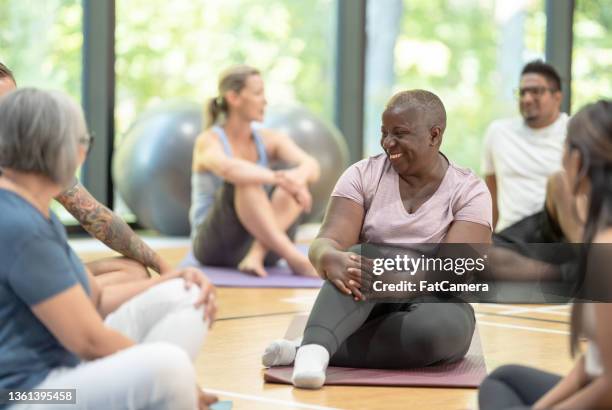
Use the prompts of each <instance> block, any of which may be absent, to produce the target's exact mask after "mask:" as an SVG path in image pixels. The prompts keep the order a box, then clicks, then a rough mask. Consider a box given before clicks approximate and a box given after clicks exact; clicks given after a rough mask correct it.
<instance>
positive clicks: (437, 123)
mask: <svg viewBox="0 0 612 410" xmlns="http://www.w3.org/2000/svg"><path fill="white" fill-rule="evenodd" d="M445 126H446V112H445V109H444V105H443V104H442V101H440V99H439V98H438V97H437V96H436V95H434V94H433V93H431V92H429V91H424V90H411V91H404V92H400V93H398V94H396V95H394V96H393V97H392V98H391V100H390V101H389V102H388V103H387V106H386V108H385V111H384V113H383V115H382V128H381V131H382V138H381V145H382V148H383V150H384V154H380V155H377V156H374V157H371V158H368V159H365V160H362V161H359V162H357V163H356V164H354V165H352V166H351V167H349V168H348V169H347V170H346V171H345V173H344V174H343V175H342V177H341V178H340V180H339V181H338V183H337V184H336V188H335V189H334V191H333V193H332V197H331V200H330V203H329V206H328V209H327V214H326V215H325V220H324V222H323V226H322V227H321V230H320V232H319V235H318V237H317V239H316V240H315V241H314V242H313V244H312V246H311V248H310V258H311V261H312V263H313V265H314V266H315V267H316V269H317V272H318V273H319V275H321V277H322V278H324V279H326V282H325V283H324V285H323V287H322V289H321V291H320V292H319V295H318V297H317V300H316V302H315V304H314V307H313V309H312V312H311V313H310V317H309V319H308V323H307V325H306V329H305V331H304V337H303V341H302V345H301V347H300V348H299V349H298V350H297V354H296V352H295V346H293V347H292V346H291V344H290V343H288V342H286V341H285V342H281V343H273V344H272V345H271V346H270V347H269V348H268V349H267V350H266V353H264V357H263V362H264V365H282V364H290V363H291V362H292V361H293V359H294V356H295V366H294V372H293V383H294V385H295V386H298V387H306V388H318V387H320V386H322V385H323V383H324V381H325V370H326V368H327V365H328V363H329V364H332V365H336V366H348V367H367V368H411V367H421V366H428V365H432V364H435V363H440V362H450V361H455V360H459V359H461V358H462V357H463V356H464V355H465V353H466V352H467V350H468V348H469V345H470V342H471V339H472V334H473V331H474V322H475V319H474V313H473V310H472V308H471V307H470V305H469V304H467V303H423V304H414V303H375V302H372V301H369V302H368V301H362V300H361V299H363V298H362V294H361V291H360V281H361V274H362V272H361V260H360V256H359V255H358V254H356V253H354V252H350V251H349V248H351V247H352V246H354V245H356V244H360V243H374V244H394V245H395V246H399V245H400V244H424V243H440V242H448V243H452V242H461V243H489V242H490V240H491V219H492V215H491V212H492V211H491V209H492V205H491V196H490V194H489V191H488V190H487V187H486V185H485V184H484V182H483V181H482V180H480V179H479V178H478V177H477V176H476V175H475V174H474V173H472V172H471V171H469V170H467V169H463V168H459V167H457V166H456V165H454V164H452V163H450V162H449V160H448V159H447V158H446V156H444V155H443V154H442V153H441V152H439V148H440V144H441V143H442V135H443V133H444V129H445ZM292 348H293V349H292Z"/></svg>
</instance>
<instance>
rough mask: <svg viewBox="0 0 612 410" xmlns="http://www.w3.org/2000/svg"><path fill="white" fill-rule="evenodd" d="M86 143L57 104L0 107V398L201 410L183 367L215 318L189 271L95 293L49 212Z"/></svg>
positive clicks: (5, 102)
mask: <svg viewBox="0 0 612 410" xmlns="http://www.w3.org/2000/svg"><path fill="white" fill-rule="evenodd" d="M90 142H91V140H90V136H89V135H88V133H87V129H86V126H85V119H84V118H83V113H82V111H81V108H80V107H79V106H78V105H77V104H76V103H74V102H73V101H72V100H71V99H70V98H68V97H67V96H66V95H64V94H61V93H58V92H46V91H40V90H36V89H28V88H23V89H20V90H17V91H14V92H12V93H10V94H8V95H6V96H4V97H3V98H2V99H1V100H0V168H1V169H2V173H1V174H0V215H2V218H0V260H1V261H2V263H0V390H3V389H31V388H38V389H56V388H62V389H76V391H75V394H76V403H77V405H78V408H88V409H104V410H106V409H116V408H128V407H129V408H131V409H144V408H147V409H168V408H173V409H179V408H180V409H196V408H199V409H203V408H208V404H210V403H212V402H214V401H215V400H216V399H215V398H214V397H212V396H206V395H204V394H203V393H202V391H201V390H200V389H199V388H198V387H197V386H196V375H195V371H194V368H193V364H192V361H193V360H194V359H195V356H196V354H197V353H198V352H199V350H200V348H201V346H202V342H203V340H204V336H205V334H206V332H207V328H208V326H209V325H210V324H211V323H212V322H213V320H214V314H215V310H216V307H215V294H214V288H213V287H212V286H211V285H210V283H209V282H208V280H207V279H206V278H205V277H204V276H203V275H201V274H200V273H199V272H197V271H195V270H194V269H190V270H183V271H177V272H173V273H167V274H166V275H164V276H160V277H157V278H152V279H148V280H141V281H138V282H131V283H129V284H116V285H110V286H106V287H104V288H103V289H100V287H99V285H98V284H97V282H96V281H95V280H94V278H93V276H92V275H91V273H90V272H89V271H87V270H86V268H85V267H84V266H83V264H82V263H81V261H80V260H79V258H78V257H77V256H76V255H75V253H74V252H73V251H72V249H71V248H70V246H69V245H68V242H67V238H66V232H65V229H64V227H63V225H62V224H61V222H60V221H59V220H58V219H57V217H56V216H55V215H54V214H53V212H51V211H50V209H49V206H50V204H51V201H52V199H53V198H54V197H56V196H57V195H58V194H59V193H60V192H62V191H63V190H65V189H66V186H67V185H68V184H70V183H71V182H72V181H73V179H74V174H75V171H76V169H77V167H78V166H80V165H81V164H82V163H83V161H84V160H85V157H86V154H87V150H88V147H89V144H90ZM9 404H11V403H9ZM11 408H15V409H24V408H30V407H28V405H27V404H25V403H22V404H17V403H16V404H15V405H14V406H13V407H11Z"/></svg>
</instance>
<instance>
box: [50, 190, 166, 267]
mask: <svg viewBox="0 0 612 410" xmlns="http://www.w3.org/2000/svg"><path fill="white" fill-rule="evenodd" d="M55 199H56V200H57V201H58V202H59V203H60V204H62V205H63V206H64V208H66V210H67V211H68V212H70V213H71V214H72V216H74V217H75V218H76V220H77V221H79V223H80V224H81V226H83V228H84V229H85V230H86V231H87V232H89V233H90V234H91V235H92V236H93V237H94V238H96V239H98V240H100V241H102V242H103V243H104V244H106V245H107V246H108V247H109V248H111V249H112V250H114V251H116V252H119V253H120V254H122V255H123V256H125V257H128V258H130V259H134V260H136V261H138V262H140V263H142V264H143V265H145V266H147V267H150V268H151V269H153V270H155V271H156V272H159V270H160V268H159V265H160V257H159V255H157V253H155V251H154V250H153V249H151V248H150V247H149V246H148V245H147V244H146V243H144V241H143V240H142V239H140V238H139V237H138V235H136V234H135V233H134V231H133V230H132V228H130V227H129V226H128V224H127V223H125V221H124V220H123V219H121V218H120V217H119V216H118V215H117V214H115V213H114V212H113V211H111V210H110V209H108V208H107V207H105V206H104V205H102V204H101V203H100V202H98V201H97V200H96V199H95V198H94V197H93V196H92V195H91V194H90V193H89V191H87V189H85V187H84V186H83V185H81V184H80V183H77V184H76V185H75V186H73V187H72V188H70V189H68V190H67V191H65V192H63V193H61V194H60V195H59V196H58V197H57V198H55Z"/></svg>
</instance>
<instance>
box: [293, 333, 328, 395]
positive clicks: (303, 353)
mask: <svg viewBox="0 0 612 410" xmlns="http://www.w3.org/2000/svg"><path fill="white" fill-rule="evenodd" d="M328 364H329V353H328V352H327V349H325V348H324V347H323V346H321V345H315V344H310V345H304V346H302V347H300V348H299V349H298V351H297V354H296V355H295V363H294V364H293V376H292V377H291V382H292V383H293V385H294V386H296V387H302V388H305V389H318V388H320V387H321V386H323V383H325V370H327V365H328Z"/></svg>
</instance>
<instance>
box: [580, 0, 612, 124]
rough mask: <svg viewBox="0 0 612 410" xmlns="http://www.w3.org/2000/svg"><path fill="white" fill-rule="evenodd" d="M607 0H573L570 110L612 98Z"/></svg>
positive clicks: (611, 18) (611, 37) (611, 42)
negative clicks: (574, 0) (574, 2)
mask: <svg viewBox="0 0 612 410" xmlns="http://www.w3.org/2000/svg"><path fill="white" fill-rule="evenodd" d="M610 6H611V4H610V2H609V1H601V0H577V1H576V10H575V12H574V50H573V55H572V112H576V111H577V110H578V109H580V107H582V106H583V105H585V104H587V103H591V102H594V101H596V100H597V99H599V98H611V97H612V76H611V75H610V73H612V32H611V31H610V27H612V7H610Z"/></svg>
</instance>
